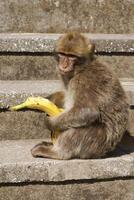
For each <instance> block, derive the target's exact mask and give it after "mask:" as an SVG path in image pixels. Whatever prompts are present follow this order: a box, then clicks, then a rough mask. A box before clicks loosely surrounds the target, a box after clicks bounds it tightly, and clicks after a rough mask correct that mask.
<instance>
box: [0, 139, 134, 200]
mask: <svg viewBox="0 0 134 200" xmlns="http://www.w3.org/2000/svg"><path fill="white" fill-rule="evenodd" d="M125 140H126V139H125ZM38 142H40V141H39V140H19V141H9V140H8V141H1V142H0V198H1V200H7V199H13V200H17V199H18V198H20V199H22V200H24V199H25V200H31V199H32V200H33V199H56V200H57V199H58V200H62V199H65V200H70V199H72V200H75V199H76V197H78V196H79V199H80V200H83V199H85V200H86V199H90V198H91V199H93V200H95V199H100V200H102V199H120V200H121V199H124V200H128V199H130V200H133V195H134V190H133V184H134V170H133V169H134V148H133V147H134V144H133V141H132V139H131V146H132V148H131V149H130V148H129V150H126V148H125V146H122V147H120V148H118V147H117V149H116V151H114V152H113V153H112V154H111V156H108V157H107V158H105V159H91V160H80V159H73V160H68V161H62V160H51V159H45V158H33V157H32V156H31V153H30V149H31V148H32V147H33V146H34V145H35V144H37V143H38ZM129 147H130V144H129ZM130 177H131V178H130ZM118 197H119V198H118Z"/></svg>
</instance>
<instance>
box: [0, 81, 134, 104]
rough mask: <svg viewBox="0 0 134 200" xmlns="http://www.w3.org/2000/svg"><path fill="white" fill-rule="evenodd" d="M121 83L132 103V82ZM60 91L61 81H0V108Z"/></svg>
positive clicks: (133, 92) (133, 96)
mask: <svg viewBox="0 0 134 200" xmlns="http://www.w3.org/2000/svg"><path fill="white" fill-rule="evenodd" d="M121 83H122V85H123V87H124V89H125V90H126V92H127V93H128V98H129V102H130V103H132V104H133V103H134V102H133V101H134V80H133V79H125V78H124V79H121ZM61 89H62V84H61V81H59V80H45V81H29V80H27V81H0V107H7V106H10V105H15V104H18V103H20V102H22V101H23V100H25V99H26V98H27V97H29V96H33V95H34V96H40V95H41V96H43V97H45V96H46V95H48V94H50V93H52V92H54V91H59V90H61Z"/></svg>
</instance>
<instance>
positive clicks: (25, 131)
mask: <svg viewBox="0 0 134 200" xmlns="http://www.w3.org/2000/svg"><path fill="white" fill-rule="evenodd" d="M45 121H46V114H45V113H40V112H35V111H25V112H2V113H0V122H1V123H0V140H19V139H39V138H42V139H44V138H50V131H49V130H48V129H47V128H46V125H45V124H46V123H45Z"/></svg>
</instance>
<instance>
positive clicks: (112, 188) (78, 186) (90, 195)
mask: <svg viewBox="0 0 134 200" xmlns="http://www.w3.org/2000/svg"><path fill="white" fill-rule="evenodd" d="M133 188H134V179H132V180H131V179H130V180H113V181H108V180H107V181H105V180H102V181H101V182H92V181H91V182H90V181H87V182H74V181H73V182H69V183H63V184H62V183H60V184H58V183H57V184H55V183H52V184H39V183H38V184H29V185H27V184H26V185H25V184H23V185H22V186H20V185H19V186H17V185H15V186H11V185H10V186H9V185H8V186H7V187H6V186H1V187H0V199H1V200H11V199H12V200H18V199H19V200H39V199H43V200H48V199H49V200H63V199H64V200H76V199H78V198H79V200H88V199H89V200H90V199H91V200H133V199H134V189H133Z"/></svg>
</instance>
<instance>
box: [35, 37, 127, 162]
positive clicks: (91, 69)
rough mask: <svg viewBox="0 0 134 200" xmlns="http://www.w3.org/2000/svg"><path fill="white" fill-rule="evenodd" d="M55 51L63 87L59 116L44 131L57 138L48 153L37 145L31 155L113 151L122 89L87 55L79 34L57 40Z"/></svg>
mask: <svg viewBox="0 0 134 200" xmlns="http://www.w3.org/2000/svg"><path fill="white" fill-rule="evenodd" d="M89 47H90V48H89ZM56 52H57V53H58V56H59V58H58V62H59V73H60V76H61V79H62V81H63V83H64V86H65V99H64V101H65V103H64V109H65V111H64V112H63V113H61V114H60V115H59V116H56V117H52V118H50V120H49V123H50V124H49V127H51V129H55V128H58V129H59V130H60V131H61V134H60V136H59V137H58V139H57V141H56V143H55V144H54V146H51V147H49V149H48V147H46V146H45V145H41V144H39V146H38V145H37V146H36V147H35V148H33V149H32V154H33V156H35V157H36V156H42V157H50V158H56V159H71V158H84V159H85V158H100V157H102V156H104V155H105V154H106V153H107V152H109V151H112V150H113V149H114V148H115V146H116V145H117V143H118V142H119V141H120V140H121V138H122V136H123V134H124V132H125V130H126V126H127V119H128V103H127V98H126V95H125V93H124V90H123V89H122V87H121V85H120V83H119V80H118V78H117V77H116V75H115V74H114V73H113V72H112V71H111V70H110V69H109V68H108V67H107V66H106V65H104V64H102V63H100V62H99V61H98V60H97V59H95V58H93V57H92V56H91V54H92V53H93V45H92V44H91V43H88V42H87V39H86V38H85V37H84V36H82V35H80V34H79V33H69V34H65V35H64V36H63V37H61V38H60V39H59V41H58V42H57V46H56ZM72 56H75V59H72ZM82 58H85V59H84V60H83V61H81V60H80V59H82ZM51 97H52V96H51ZM55 98H56V97H55ZM51 100H52V98H51ZM41 147H42V148H41Z"/></svg>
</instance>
